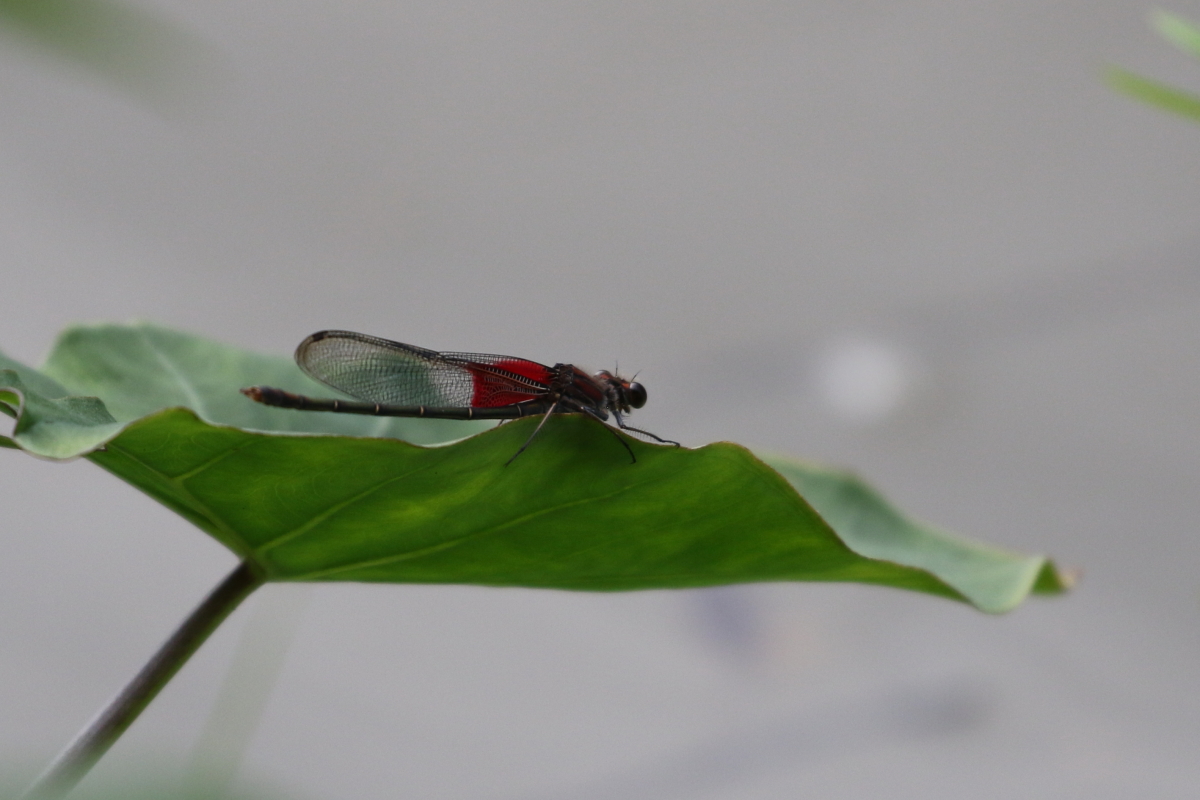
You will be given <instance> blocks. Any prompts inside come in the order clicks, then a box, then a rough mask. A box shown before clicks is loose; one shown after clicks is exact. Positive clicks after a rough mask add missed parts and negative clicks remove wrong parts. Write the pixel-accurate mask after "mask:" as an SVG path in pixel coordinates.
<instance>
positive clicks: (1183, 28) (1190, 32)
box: [1150, 10, 1200, 58]
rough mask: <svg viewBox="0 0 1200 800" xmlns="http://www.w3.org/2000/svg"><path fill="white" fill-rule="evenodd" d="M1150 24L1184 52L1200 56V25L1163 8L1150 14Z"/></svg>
mask: <svg viewBox="0 0 1200 800" xmlns="http://www.w3.org/2000/svg"><path fill="white" fill-rule="evenodd" d="M1150 25H1151V26H1152V27H1153V28H1154V29H1155V30H1157V31H1158V34H1159V35H1160V36H1162V37H1163V38H1164V39H1166V40H1167V41H1168V42H1170V43H1171V44H1173V45H1175V46H1176V47H1178V48H1179V49H1180V50H1182V51H1183V52H1185V53H1187V54H1189V55H1192V56H1195V57H1196V58H1200V27H1197V26H1196V25H1194V24H1193V23H1191V22H1189V21H1188V20H1186V19H1184V18H1183V17H1181V16H1178V15H1177V14H1172V13H1170V12H1169V11H1161V10H1156V11H1154V12H1152V13H1151V14H1150Z"/></svg>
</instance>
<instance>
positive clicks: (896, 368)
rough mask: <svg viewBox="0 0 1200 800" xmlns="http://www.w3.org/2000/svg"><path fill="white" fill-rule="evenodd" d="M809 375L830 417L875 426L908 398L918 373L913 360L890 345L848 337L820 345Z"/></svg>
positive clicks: (888, 343)
mask: <svg viewBox="0 0 1200 800" xmlns="http://www.w3.org/2000/svg"><path fill="white" fill-rule="evenodd" d="M814 377H815V383H816V389H817V392H818V393H819V396H820V399H821V402H822V403H823V404H824V405H825V407H826V408H827V409H828V410H829V411H830V413H832V414H833V415H834V416H836V417H838V418H840V419H841V420H843V421H844V422H848V423H851V424H856V425H874V424H877V423H880V422H883V421H884V420H885V419H887V418H888V417H889V416H891V415H892V414H894V413H896V411H898V410H899V409H900V407H901V406H902V405H903V404H904V402H905V401H906V400H907V399H908V398H909V397H910V396H911V394H912V392H913V389H914V388H915V384H916V379H917V370H916V368H915V365H914V360H913V358H912V357H911V356H910V355H909V354H908V353H906V352H905V351H904V350H903V349H902V348H900V347H898V346H896V345H894V344H892V343H890V342H885V341H878V340H873V339H849V340H842V341H839V342H833V343H831V344H830V345H828V346H827V347H825V349H824V350H823V351H822V352H821V353H820V354H819V356H818V358H817V363H816V374H815V376H814Z"/></svg>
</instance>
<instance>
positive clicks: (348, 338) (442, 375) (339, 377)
mask: <svg viewBox="0 0 1200 800" xmlns="http://www.w3.org/2000/svg"><path fill="white" fill-rule="evenodd" d="M296 363H297V364H299V365H300V369H302V370H304V372H305V373H306V374H307V375H309V376H310V377H312V378H314V379H316V380H318V381H320V382H321V383H324V384H325V385H326V386H332V387H333V388H334V389H337V390H339V391H342V392H345V393H346V394H348V395H350V396H351V397H356V398H358V399H360V400H366V401H367V402H371V403H383V404H387V405H398V406H463V407H466V406H470V407H474V408H485V407H486V408H494V407H497V406H505V405H511V404H513V403H519V402H522V401H525V400H533V399H536V398H537V397H540V396H541V395H542V394H544V393H545V391H546V388H547V384H548V383H549V379H550V373H551V371H550V369H549V368H548V367H545V366H543V365H542V364H538V363H537V362H534V361H527V360H525V359H520V358H511V357H508V356H495V355H486V354H482V353H439V352H437V351H435V350H426V349H425V348H423V347H414V346H412V345H409V344H402V343H400V342H393V341H391V340H389V339H381V338H379V337H377V336H368V335H367V334H364V333H354V332H353V331H320V332H318V333H314V334H313V335H312V336H309V337H308V338H307V339H305V340H304V341H303V342H301V343H300V346H299V347H297V348H296Z"/></svg>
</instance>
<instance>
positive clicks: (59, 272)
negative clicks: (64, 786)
mask: <svg viewBox="0 0 1200 800" xmlns="http://www.w3.org/2000/svg"><path fill="white" fill-rule="evenodd" d="M125 8H126V9H127V10H130V9H135V10H140V12H142V13H144V14H145V15H146V16H145V20H143V21H147V20H148V21H149V22H148V25H149V27H150V28H153V27H154V26H155V25H158V26H160V27H162V26H166V27H167V28H169V29H170V31H169V32H167V33H162V35H161V36H160V37H159V38H158V39H157V40H156V41H157V42H158V47H157V50H156V51H155V52H157V54H158V55H157V56H156V58H158V61H155V62H153V64H152V67H153V68H152V69H150V68H148V70H147V71H146V72H144V73H143V72H138V70H136V69H135V70H129V69H125V67H127V66H128V65H127V64H126V65H125V66H124V67H122V66H121V65H118V67H120V68H115V67H114V68H108V67H111V66H112V65H111V64H110V65H108V67H106V66H105V64H103V63H100V64H99V67H97V63H99V62H97V63H92V64H90V65H89V64H87V63H83V62H80V61H79V60H73V59H72V58H70V57H64V56H61V55H58V56H56V55H54V53H53V51H52V50H51V49H48V48H46V47H44V46H41V45H38V44H37V43H36V42H33V41H30V40H28V39H26V38H22V37H21V36H19V35H16V34H14V33H12V32H11V31H7V30H4V31H0V98H2V103H3V111H0V275H2V277H3V284H2V285H3V295H4V303H3V309H4V311H3V314H0V348H3V350H4V351H6V352H7V353H8V354H9V355H11V356H13V357H15V358H18V359H22V360H24V361H26V362H27V363H33V364H37V363H40V360H41V358H42V356H43V355H44V353H45V352H46V351H47V350H48V348H49V347H50V345H51V343H52V341H53V338H54V336H55V334H56V332H57V331H58V330H60V329H61V328H62V327H64V326H65V325H67V324H69V323H71V322H73V321H80V320H82V321H100V320H126V319H131V318H141V319H150V320H154V321H158V322H162V323H167V324H171V325H175V326H178V327H182V328H185V329H189V330H192V331H195V332H198V333H201V334H205V335H208V336H211V337H215V338H218V339H220V340H223V341H226V342H229V343H233V344H237V345H240V346H244V347H248V348H253V349H258V350H263V351H270V352H277V353H288V352H290V351H291V349H292V348H293V347H294V346H295V344H296V343H297V342H298V341H299V340H300V339H301V338H303V337H304V336H305V335H306V334H308V333H310V332H312V331H314V330H317V329H320V328H326V327H345V328H351V329H355V330H362V331H365V332H369V333H374V334H378V335H381V336H386V337H389V338H394V339H399V340H401V341H409V342H413V343H416V344H419V345H423V346H427V347H433V348H437V349H462V350H483V351H492V352H500V353H513V354H518V355H521V356H525V357H529V358H533V359H537V360H540V361H545V362H551V363H553V362H555V361H572V362H574V363H577V364H583V365H587V366H590V367H592V368H602V367H609V368H611V367H612V366H613V364H614V363H615V362H617V360H618V359H619V361H620V366H621V368H622V370H624V371H626V372H633V371H638V372H639V379H640V380H643V381H644V382H645V383H646V385H647V386H648V387H649V392H650V402H649V404H648V406H647V407H646V408H645V409H643V410H642V411H639V412H638V413H637V415H636V417H635V420H636V424H638V425H640V426H643V427H646V428H648V429H650V430H653V431H656V432H658V433H659V434H661V435H663V436H669V437H671V438H676V439H680V440H682V441H683V442H684V443H686V444H689V445H699V444H703V443H705V442H709V441H714V440H732V441H737V442H741V443H744V444H746V445H749V446H751V447H753V448H757V449H760V450H766V451H773V452H782V453H787V454H792V455H797V456H803V457H807V458H812V459H818V460H823V461H827V462H831V463H834V464H839V465H847V466H851V467H853V468H855V469H856V470H858V471H859V472H861V473H862V474H863V475H864V476H866V477H867V478H868V479H870V480H871V481H872V482H873V483H874V484H875V485H877V486H878V487H879V488H881V489H882V490H883V491H884V492H885V493H886V494H888V495H889V496H890V497H891V498H892V499H893V500H894V501H895V502H896V503H897V504H898V505H899V506H901V507H902V508H904V509H906V510H907V511H909V512H910V513H912V514H914V515H915V516H917V517H919V518H921V519H924V520H927V521H930V522H934V523H936V524H938V525H940V526H943V527H946V528H950V529H953V530H956V531H959V532H962V533H964V534H968V535H970V536H972V537H975V538H979V539H982V540H986V541H989V542H993V543H996V544H1000V545H1005V546H1009V547H1012V548H1016V549H1020V550H1024V551H1030V552H1047V553H1050V554H1052V555H1053V556H1055V557H1056V558H1057V559H1058V561H1059V563H1061V564H1064V565H1068V566H1077V567H1081V568H1082V569H1083V570H1084V580H1083V582H1082V584H1081V585H1080V587H1079V588H1078V590H1077V591H1076V592H1074V593H1073V594H1071V595H1068V596H1067V597H1065V598H1061V599H1054V600H1044V599H1039V600H1033V601H1030V602H1029V603H1028V604H1026V605H1025V606H1023V607H1022V608H1020V609H1019V610H1018V611H1016V612H1014V613H1013V614H1011V615H1008V616H1005V617H1000V618H993V617H986V616H983V615H981V614H979V613H977V612H974V611H972V610H970V609H968V608H966V607H963V606H960V605H957V604H954V603H950V602H947V601H942V600H938V599H934V598H930V597H926V596H920V595H915V594H907V593H902V592H898V591H890V590H884V589H877V588H867V587H861V586H822V585H763V586H749V587H730V588H725V589H716V590H707V591H681V592H647V593H637V594H625V595H587V594H572V593H561V592H536V591H520V590H489V589H482V588H463V587H420V586H415V587H405V586H399V587H387V586H357V585H328V586H315V587H301V586H269V587H267V588H265V589H264V590H262V591H261V592H260V593H259V594H258V595H257V596H256V597H255V598H252V599H251V601H250V602H249V603H247V605H246V606H245V607H243V608H242V609H240V610H239V611H238V612H237V614H236V615H235V616H234V617H233V618H232V619H231V620H230V621H229V623H228V624H227V625H226V626H225V627H224V628H223V629H222V630H221V631H219V632H218V634H217V635H216V636H215V637H214V638H213V639H212V640H210V641H209V642H208V643H207V644H206V645H205V647H204V648H203V649H202V651H201V652H200V653H199V654H198V656H197V657H196V658H195V659H194V660H193V662H192V663H190V664H189V665H188V666H187V667H186V668H185V669H184V670H183V671H182V672H181V673H180V674H179V675H178V676H177V678H176V679H175V680H174V682H173V683H172V684H171V685H170V686H169V687H168V688H167V690H166V691H165V692H164V693H163V695H162V696H161V697H160V698H159V700H158V701H157V702H156V703H155V704H154V706H152V707H151V709H150V710H149V711H148V712H147V713H146V714H145V715H144V716H143V718H142V719H141V720H139V721H138V722H137V724H136V725H135V726H134V727H133V728H132V729H131V731H130V732H129V734H128V735H127V736H126V737H125V739H124V740H122V741H121V742H120V743H119V744H118V745H117V747H116V748H115V749H114V750H113V751H112V753H111V754H110V757H109V758H108V759H107V760H106V761H105V762H103V763H102V765H101V767H100V768H98V770H97V772H96V774H95V780H97V781H101V780H104V779H105V776H110V777H111V776H114V775H117V774H118V773H119V772H120V771H121V770H123V769H134V768H137V766H138V765H143V764H146V763H154V764H159V765H161V764H165V763H174V762H176V761H186V760H187V759H189V758H191V757H192V754H193V753H194V752H196V750H197V748H199V749H201V750H205V748H208V751H211V750H212V743H213V742H218V743H219V742H222V741H229V742H235V743H236V741H238V740H239V737H249V742H250V743H249V747H248V750H247V752H246V754H245V761H244V764H243V765H242V767H241V770H240V772H239V781H240V784H239V785H242V786H266V787H269V788H273V789H274V790H276V791H278V792H280V793H282V795H283V796H288V797H294V798H298V799H299V800H334V799H335V798H337V799H339V800H340V799H343V798H346V799H349V798H353V800H375V799H376V798H379V799H382V798H395V797H419V798H466V797H470V798H486V799H488V800H516V798H536V799H538V800H541V799H542V798H545V799H546V800H549V798H556V799H559V798H564V799H567V800H607V799H608V798H612V799H613V800H616V799H617V798H620V800H631V799H632V798H647V799H649V798H656V799H662V798H713V799H714V800H715V799H716V798H748V799H749V798H779V797H819V798H864V797H881V796H885V795H886V796H888V797H895V798H930V797H936V798H941V797H946V798H951V797H953V798H957V797H971V798H978V799H986V798H1010V797H1014V796H1020V797H1023V798H1056V799H1061V798H1088V799H1089V800H1103V799H1105V798H1128V797H1138V798H1185V797H1186V798H1192V797H1196V796H1197V794H1198V792H1200V757H1198V756H1197V754H1198V752H1200V699H1198V696H1197V691H1196V687H1197V677H1198V675H1200V664H1198V658H1200V636H1198V634H1197V626H1198V623H1200V579H1198V578H1197V571H1196V567H1197V564H1198V563H1200V537H1198V536H1197V533H1196V525H1197V522H1196V521H1197V519H1200V491H1197V483H1196V478H1197V475H1198V474H1200V401H1198V398H1197V393H1198V392H1200V374H1198V372H1197V369H1196V354H1197V347H1198V345H1200V315H1198V314H1197V311H1200V226H1198V225H1197V218H1198V214H1200V159H1198V156H1200V126H1196V125H1193V124H1189V123H1187V122H1185V121H1182V120H1179V119H1176V118H1174V117H1170V116H1167V115H1165V114H1163V113H1160V112H1158V111H1155V110H1151V109H1149V108H1146V107H1144V106H1142V105H1139V104H1137V103H1135V102H1133V101H1131V100H1129V99H1127V98H1124V97H1121V96H1118V95H1115V94H1113V93H1112V92H1110V91H1109V90H1107V89H1106V88H1104V86H1103V85H1102V81H1101V78H1100V75H1101V71H1102V69H1103V67H1104V65H1105V64H1110V63H1111V64H1120V65H1123V66H1125V67H1128V68H1131V69H1134V70H1136V71H1139V72H1142V73H1144V74H1150V75H1153V76H1155V77H1158V78H1161V79H1165V80H1167V81H1170V82H1174V83H1177V84H1182V85H1187V86H1191V87H1193V88H1200V65H1197V64H1195V63H1194V62H1190V61H1188V59H1187V58H1186V57H1184V56H1183V55H1181V54H1179V53H1177V52H1176V51H1174V50H1173V49H1171V48H1170V47H1169V46H1168V45H1167V44H1166V43H1165V42H1163V41H1161V40H1160V39H1158V38H1157V37H1156V36H1155V35H1154V34H1153V33H1152V32H1151V31H1149V30H1148V29H1147V27H1146V25H1145V15H1146V13H1147V12H1148V10H1149V8H1150V7H1149V6H1147V5H1143V4H1141V3H1137V2H1125V1H1124V0H1122V1H1120V2H1117V1H1116V0H1106V1H1105V2H1095V1H1094V0H1093V2H1082V1H1081V0H1076V1H1073V2H1066V1H1065V0H1059V1H1057V2H1055V1H1052V0H1039V2H1027V1H1025V0H1010V1H1009V2H1005V3H994V2H993V3H985V2H977V1H973V0H957V1H952V0H937V1H934V0H908V1H907V2H900V3H897V2H891V1H890V0H889V2H883V0H852V2H830V1H829V0H821V1H820V2H803V1H802V0H793V1H792V2H780V1H779V0H742V1H741V2H717V1H716V0H690V1H689V2H681V1H680V0H659V1H657V2H625V1H624V0H605V1H604V2H583V3H548V2H482V1H480V0H475V1H474V2H466V3H462V2H447V0H437V1H436V2H435V1H434V0H412V1H409V0H371V1H369V2H368V1H367V0H362V1H361V2H340V3H332V2H309V1H308V0H292V1H291V2H287V3H282V2H245V0H242V1H241V2H231V1H222V2H208V3H199V2H185V1H184V0H160V2H151V0H146V1H145V2H140V3H139V4H137V5H136V6H126V7H125ZM1173 10H1175V11H1178V12H1179V13H1181V14H1184V15H1189V14H1190V15H1191V16H1193V17H1194V18H1196V19H1200V5H1197V4H1194V3H1188V4H1183V5H1177V6H1174V7H1173ZM160 33H161V31H160ZM168 33H169V35H168ZM152 38H153V37H152ZM152 49H153V48H152ZM101 61H103V59H101ZM148 75H150V76H151V77H147V76H148ZM0 461H3V475H4V480H3V482H2V484H0V508H2V513H0V519H2V520H3V525H2V526H0V537H2V543H0V546H2V552H3V554H4V555H3V558H2V559H0V609H2V611H0V760H3V761H4V763H6V764H10V765H12V769H13V770H14V771H15V772H16V773H20V774H22V775H28V774H30V773H31V771H33V770H35V769H37V768H38V767H40V766H41V765H42V763H43V762H44V761H45V759H47V758H48V757H49V756H51V755H52V754H53V753H54V752H55V751H56V750H57V749H58V748H60V747H61V746H62V745H63V744H64V743H65V742H66V741H67V740H68V739H69V738H70V737H71V736H72V735H73V733H74V732H75V731H76V730H77V729H78V728H79V727H80V726H81V725H82V724H83V723H84V722H85V721H86V720H87V719H88V718H89V717H90V716H91V714H92V713H93V712H94V711H96V710H97V709H98V708H99V707H100V706H101V704H103V703H104V702H105V701H106V700H107V699H108V697H109V696H110V695H111V694H112V693H113V692H114V691H115V690H116V689H117V688H118V687H119V686H120V685H122V684H123V683H124V681H126V680H127V679H128V678H129V677H131V676H132V675H133V673H134V672H135V671H136V670H137V669H138V667H139V666H140V665H141V663H142V661H143V660H144V659H145V658H146V657H147V656H148V655H149V654H150V653H151V652H152V650H153V649H154V648H155V647H156V646H157V645H158V644H159V642H160V641H161V640H162V639H163V638H164V637H165V636H166V635H167V633H168V632H169V631H170V630H171V629H172V627H173V626H174V625H175V624H176V623H177V622H178V621H179V620H180V619H181V618H182V616H183V615H184V614H186V613H187V612H188V611H189V610H190V609H191V608H192V607H193V605H194V604H195V603H197V602H198V601H199V599H200V598H201V597H202V596H203V594H204V593H205V592H207V591H208V589H209V588H210V587H212V586H213V585H214V584H215V583H216V582H217V581H218V580H219V579H220V578H221V577H222V576H223V575H224V574H225V573H226V572H227V571H228V570H229V569H231V568H232V567H233V566H234V563H235V562H234V558H233V557H232V555H231V554H229V553H228V552H226V551H225V550H223V549H222V548H221V547H220V546H219V545H217V544H216V543H215V542H213V541H210V540H209V539H208V538H206V537H205V536H204V535H202V534H201V533H199V532H198V531H196V530H194V529H192V528H191V527H189V525H188V524H187V523H186V522H184V521H183V520H182V519H180V518H178V517H176V516H174V515H173V514H171V513H170V512H168V511H167V510H165V509H163V508H160V507H158V506H157V505H155V504H154V503H152V502H149V501H147V500H146V499H145V498H143V497H142V496H140V495H139V494H138V493H137V492H135V491H134V490H132V489H130V488H129V487H127V486H125V485H124V484H122V483H120V482H118V481H117V480H116V479H114V478H112V477H110V476H109V475H107V474H105V473H103V472H102V471H101V470H99V469H98V468H96V467H94V466H92V465H90V464H88V463H86V462H76V463H71V464H65V465H63V464H50V463H43V462H38V461H35V460H33V459H30V458H28V457H26V456H23V455H21V454H19V453H16V452H10V451H4V452H3V453H0ZM264 628H265V629H277V630H280V631H282V633H281V634H280V635H279V636H275V637H272V636H266V635H264V634H262V633H261V630H262V629H264ZM256 631H259V632H257V633H256ZM288 631H292V632H293V633H292V635H291V639H290V640H289V638H288V635H287V632H288ZM243 635H244V636H243ZM240 638H244V640H245V641H244V642H243V643H242V644H241V645H239V639H240ZM289 641H290V644H291V646H290V648H289V649H287V651H286V655H285V656H283V660H282V663H281V666H280V671H279V674H278V681H277V682H275V684H274V686H273V688H272V689H271V691H270V693H269V695H268V696H266V704H265V708H264V709H263V712H262V715H261V719H259V718H257V717H256V715H255V713H254V709H253V705H254V704H253V703H252V702H242V703H240V707H241V708H242V710H243V711H244V713H243V714H241V715H240V717H241V718H240V719H236V718H237V717H239V715H238V714H233V715H228V714H226V715H224V716H222V714H217V715H216V721H212V709H213V706H214V701H215V699H216V698H217V697H218V696H222V690H221V688H220V687H221V685H222V681H224V680H225V676H226V674H227V672H228V670H229V668H230V665H231V664H232V663H233V662H238V663H239V664H240V663H243V662H245V663H248V664H250V665H251V668H250V669H249V670H248V674H250V675H254V674H258V675H259V679H260V680H261V681H266V682H269V681H270V675H271V663H272V658H273V657H272V655H271V653H272V652H273V651H278V650H280V649H281V648H282V647H283V646H284V645H286V644H288V642H289ZM234 671H235V673H237V674H243V673H245V672H247V671H246V670H244V669H240V668H236V667H235V670H234ZM235 688H236V687H235ZM254 695H255V693H254V692H253V691H248V694H247V696H250V697H253V696H254ZM223 696H225V697H229V696H230V695H229V694H228V693H226V694H225V695H223ZM233 696H236V693H235V695H233ZM227 705H228V703H227ZM233 706H234V707H235V708H236V707H239V703H237V702H235V703H233ZM229 716H232V717H233V718H235V719H234V721H233V722H232V723H228V724H230V725H231V729H230V731H228V732H226V731H224V730H223V729H222V727H221V726H222V725H223V724H226V723H225V722H222V719H224V718H225V717H229ZM256 724H257V727H255V725H256ZM204 742H208V743H209V744H207V745H206V744H204Z"/></svg>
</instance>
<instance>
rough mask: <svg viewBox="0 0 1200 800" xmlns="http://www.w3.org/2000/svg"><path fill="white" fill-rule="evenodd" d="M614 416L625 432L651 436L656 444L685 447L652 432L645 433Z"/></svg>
mask: <svg viewBox="0 0 1200 800" xmlns="http://www.w3.org/2000/svg"><path fill="white" fill-rule="evenodd" d="M613 416H615V417H616V419H617V426H618V427H619V428H620V429H621V430H623V431H633V432H634V433H640V434H642V435H643V436H649V437H650V438H651V439H653V440H654V441H656V442H662V443H663V444H673V445H675V446H676V447H683V445H681V444H680V443H679V442H676V441H674V440H672V439H664V438H662V437H661V436H655V435H654V434H653V433H651V432H650V431H644V430H642V429H641V428H635V427H633V426H632V425H626V424H625V420H624V419H622V418H621V415H620V414H614V415H613Z"/></svg>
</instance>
